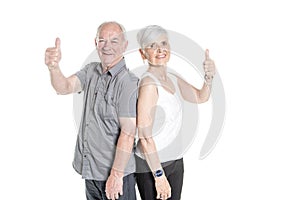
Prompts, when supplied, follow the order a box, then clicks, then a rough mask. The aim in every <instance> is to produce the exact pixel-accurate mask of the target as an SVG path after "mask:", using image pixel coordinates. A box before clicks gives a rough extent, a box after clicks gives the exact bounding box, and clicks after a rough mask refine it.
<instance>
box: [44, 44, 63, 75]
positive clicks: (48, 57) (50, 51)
mask: <svg viewBox="0 0 300 200" xmlns="http://www.w3.org/2000/svg"><path fill="white" fill-rule="evenodd" d="M60 60H61V51H60V39H59V38H56V40H55V47H50V48H47V49H46V53H45V64H46V65H47V66H48V68H49V70H53V69H55V68H58V63H59V62H60Z"/></svg>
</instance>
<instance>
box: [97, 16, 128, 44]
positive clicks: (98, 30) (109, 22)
mask: <svg viewBox="0 0 300 200" xmlns="http://www.w3.org/2000/svg"><path fill="white" fill-rule="evenodd" d="M107 24H115V25H117V26H118V27H119V28H120V30H121V31H122V33H123V36H124V40H125V41H126V40H127V36H126V30H125V28H124V26H123V25H122V24H120V23H118V22H116V21H108V22H103V23H102V24H100V26H99V27H98V29H97V34H96V38H98V37H99V32H100V30H101V28H102V27H103V26H104V25H107Z"/></svg>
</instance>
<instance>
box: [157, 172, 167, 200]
mask: <svg viewBox="0 0 300 200" xmlns="http://www.w3.org/2000/svg"><path fill="white" fill-rule="evenodd" d="M155 187H156V193H157V196H156V199H162V200H166V199H168V198H170V197H171V187H170V184H169V182H168V179H167V177H166V176H165V175H163V176H161V177H156V178H155Z"/></svg>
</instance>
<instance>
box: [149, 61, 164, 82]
mask: <svg viewBox="0 0 300 200" xmlns="http://www.w3.org/2000/svg"><path fill="white" fill-rule="evenodd" d="M148 71H149V72H151V73H153V74H154V75H155V76H156V77H157V78H158V79H161V80H164V81H165V80H167V66H162V65H159V66H158V65H149V68H148Z"/></svg>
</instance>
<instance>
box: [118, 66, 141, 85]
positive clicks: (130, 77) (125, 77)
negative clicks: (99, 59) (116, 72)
mask: <svg viewBox="0 0 300 200" xmlns="http://www.w3.org/2000/svg"><path fill="white" fill-rule="evenodd" d="M120 78H121V79H122V81H130V82H138V81H139V78H138V77H137V76H136V74H135V73H133V72H132V71H130V70H129V69H127V68H125V69H124V70H123V72H122V73H120Z"/></svg>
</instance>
